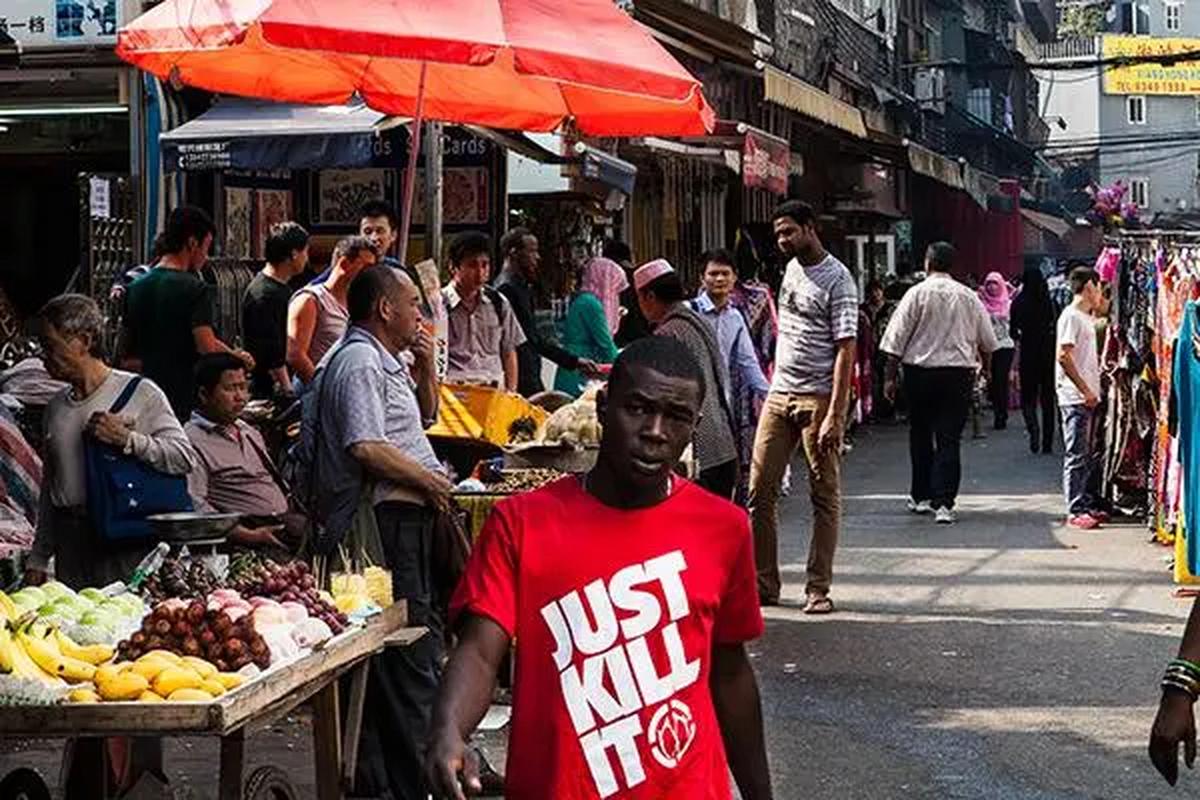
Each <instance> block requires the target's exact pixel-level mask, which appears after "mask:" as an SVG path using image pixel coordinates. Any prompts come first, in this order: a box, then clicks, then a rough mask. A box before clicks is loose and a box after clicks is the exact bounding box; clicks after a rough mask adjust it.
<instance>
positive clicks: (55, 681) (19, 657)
mask: <svg viewBox="0 0 1200 800" xmlns="http://www.w3.org/2000/svg"><path fill="white" fill-rule="evenodd" d="M12 644H13V648H12V654H13V674H14V675H16V676H18V677H21V678H29V679H31V680H35V681H38V682H40V683H43V684H45V685H46V686H48V687H51V688H55V689H57V688H59V687H61V686H65V685H66V684H65V683H64V681H63V680H62V679H61V678H56V677H54V676H52V675H47V674H46V673H45V672H43V671H42V669H41V667H39V666H38V665H37V664H35V663H33V659H31V658H30V657H29V653H27V652H26V651H25V647H24V646H23V645H21V643H20V642H18V641H17V640H16V639H15V638H14V639H13V642H12Z"/></svg>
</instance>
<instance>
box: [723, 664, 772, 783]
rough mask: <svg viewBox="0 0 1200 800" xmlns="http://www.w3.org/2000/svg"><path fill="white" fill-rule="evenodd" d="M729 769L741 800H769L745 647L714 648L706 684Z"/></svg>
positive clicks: (768, 779) (764, 753) (757, 705)
mask: <svg viewBox="0 0 1200 800" xmlns="http://www.w3.org/2000/svg"><path fill="white" fill-rule="evenodd" d="M708 685H709V689H710V691H711V692H712V697H713V705H714V707H715V708H716V712H717V724H718V725H720V727H721V737H722V738H723V739H724V740H725V755H726V758H728V759H729V769H730V771H731V772H733V779H734V780H735V781H737V785H738V791H740V792H741V795H742V798H743V800H771V798H772V793H771V771H770V767H769V765H768V764H767V747H766V743H765V741H764V739H763V717H762V703H761V701H760V700H759V696H758V681H756V680H755V678H754V670H753V668H752V667H751V666H750V659H749V658H748V657H747V656H746V648H745V646H744V645H741V644H737V645H720V644H718V645H714V646H713V666H712V672H711V674H710V676H709V680H708Z"/></svg>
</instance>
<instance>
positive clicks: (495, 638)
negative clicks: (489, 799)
mask: <svg viewBox="0 0 1200 800" xmlns="http://www.w3.org/2000/svg"><path fill="white" fill-rule="evenodd" d="M508 646H509V638H508V634H507V633H505V632H504V629H503V628H501V627H500V626H499V625H497V624H496V623H495V622H493V621H492V620H490V619H488V618H487V617H481V616H474V615H471V616H468V617H467V618H466V621H465V623H464V624H463V625H462V629H461V630H460V631H459V639H458V646H457V647H455V648H454V655H452V656H451V657H450V663H449V665H447V667H446V674H445V675H444V676H443V678H442V689H441V692H440V693H439V694H438V699H437V704H436V705H435V706H434V708H433V721H432V723H431V725H430V735H429V756H428V759H427V761H426V765H425V768H426V774H427V776H428V779H429V783H430V786H431V788H432V789H433V791H434V795H435V796H436V797H446V798H453V800H463V798H465V797H466V796H467V795H466V794H465V793H464V791H463V787H464V785H465V787H466V790H467V791H469V792H470V793H471V794H472V795H474V794H475V793H477V792H478V791H480V789H481V788H482V787H481V786H480V784H479V775H478V764H474V763H473V762H472V760H471V759H470V758H469V757H468V753H467V740H468V739H469V738H470V736H471V733H472V732H473V731H474V730H475V726H477V725H478V724H479V721H480V720H481V719H483V715H484V714H486V713H487V710H488V706H489V705H490V704H491V702H492V689H493V687H494V686H495V684H496V673H497V672H498V671H499V669H500V661H501V660H502V659H503V658H504V655H505V653H507V652H508Z"/></svg>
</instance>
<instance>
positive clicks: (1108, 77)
mask: <svg viewBox="0 0 1200 800" xmlns="http://www.w3.org/2000/svg"><path fill="white" fill-rule="evenodd" d="M1198 51H1200V39H1171V38H1159V37H1150V36H1112V35H1106V36H1105V37H1104V44H1103V48H1102V57H1103V58H1104V59H1105V60H1108V59H1112V58H1128V57H1139V56H1140V57H1143V58H1144V57H1146V56H1171V55H1178V54H1180V53H1195V52H1198ZM1102 69H1103V70H1104V93H1105V94H1177V95H1189V94H1197V95H1200V61H1179V62H1176V63H1173V64H1159V63H1141V64H1131V65H1129V66H1104V67H1103V68H1102Z"/></svg>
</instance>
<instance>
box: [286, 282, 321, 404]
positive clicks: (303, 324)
mask: <svg viewBox="0 0 1200 800" xmlns="http://www.w3.org/2000/svg"><path fill="white" fill-rule="evenodd" d="M316 327H317V301H316V299H315V298H313V297H311V296H301V297H300V298H298V299H296V300H295V301H294V302H293V303H292V304H291V305H290V306H288V320H287V359H286V360H287V365H288V367H289V368H290V369H291V370H292V372H293V373H295V375H296V377H298V378H299V379H300V381H301V382H302V383H305V384H308V383H312V379H313V375H314V374H315V373H316V371H317V365H316V364H314V363H313V362H312V359H311V358H309V357H308V348H309V347H310V346H311V345H312V337H313V331H314V330H315V329H316Z"/></svg>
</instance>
